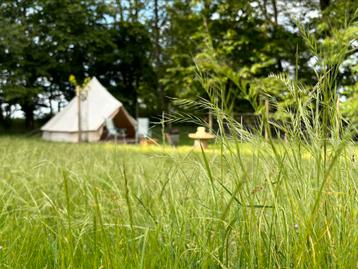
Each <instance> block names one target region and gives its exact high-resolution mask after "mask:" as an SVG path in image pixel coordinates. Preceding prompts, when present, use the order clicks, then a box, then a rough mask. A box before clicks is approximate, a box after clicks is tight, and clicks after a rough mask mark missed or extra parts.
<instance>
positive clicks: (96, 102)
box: [41, 78, 136, 142]
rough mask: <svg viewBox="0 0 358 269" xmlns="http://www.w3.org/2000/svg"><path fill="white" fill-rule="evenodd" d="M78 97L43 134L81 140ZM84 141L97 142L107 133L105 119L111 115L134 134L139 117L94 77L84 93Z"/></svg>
mask: <svg viewBox="0 0 358 269" xmlns="http://www.w3.org/2000/svg"><path fill="white" fill-rule="evenodd" d="M77 98H78V97H77V96H76V97H74V98H73V99H72V100H71V101H70V103H69V104H68V105H67V106H66V107H65V108H64V109H63V110H62V111H60V112H59V113H57V114H56V115H55V116H54V117H53V118H52V119H50V120H49V121H48V122H47V123H46V124H45V125H44V126H43V127H42V128H41V131H42V138H43V139H45V140H51V141H65V142H78V140H79V132H78V99H77ZM80 118H81V130H82V131H81V137H82V141H88V142H94V141H99V140H100V139H103V138H105V137H106V133H105V132H106V130H105V128H104V127H105V121H106V119H108V118H111V119H112V120H113V122H114V124H115V125H116V127H118V128H125V129H126V130H127V136H128V138H133V139H134V138H135V130H136V121H135V119H134V118H133V117H132V116H131V115H129V113H128V112H127V111H126V109H125V108H124V106H123V105H122V103H121V102H119V101H118V100H117V99H116V98H114V97H113V96H112V95H111V94H110V93H109V92H108V91H107V90H106V89H105V88H104V87H103V86H102V85H101V83H100V82H99V81H98V80H97V79H96V78H93V79H92V80H91V81H90V82H89V83H88V84H87V86H86V87H85V88H84V90H83V92H82V97H81V116H80Z"/></svg>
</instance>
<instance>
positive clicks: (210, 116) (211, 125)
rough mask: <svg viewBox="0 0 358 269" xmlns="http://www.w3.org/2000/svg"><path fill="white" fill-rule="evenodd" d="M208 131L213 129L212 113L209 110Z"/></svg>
mask: <svg viewBox="0 0 358 269" xmlns="http://www.w3.org/2000/svg"><path fill="white" fill-rule="evenodd" d="M208 116H209V132H211V131H212V130H213V113H212V112H211V111H209V115H208Z"/></svg>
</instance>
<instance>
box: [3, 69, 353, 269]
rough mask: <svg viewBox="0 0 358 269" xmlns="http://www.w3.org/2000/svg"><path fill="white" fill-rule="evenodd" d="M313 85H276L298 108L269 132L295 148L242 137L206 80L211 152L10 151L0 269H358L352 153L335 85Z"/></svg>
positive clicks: (15, 147) (324, 79) (6, 144)
mask: <svg viewBox="0 0 358 269" xmlns="http://www.w3.org/2000/svg"><path fill="white" fill-rule="evenodd" d="M335 64H338V65H339V62H337V63H335ZM337 68H338V67H337ZM317 74H318V79H317V81H318V83H317V84H316V85H314V86H313V87H308V86H305V85H300V84H299V83H297V81H295V80H294V81H291V80H290V79H288V78H287V77H286V76H277V77H276V79H279V80H280V81H281V82H282V83H283V84H284V85H285V87H286V88H287V90H288V92H289V94H290V95H291V96H292V97H293V98H295V100H296V102H295V103H294V104H295V106H294V109H292V107H291V109H288V110H287V111H286V112H287V115H288V118H289V120H288V121H286V122H283V123H280V124H279V123H277V122H271V121H270V119H269V118H268V117H266V118H265V117H264V118H263V122H262V125H261V127H262V128H264V129H266V130H271V129H273V128H277V129H279V130H280V131H282V132H285V133H286V134H287V140H288V141H287V142H284V141H280V140H276V139H273V138H272V136H268V139H267V140H266V139H265V138H264V137H262V135H261V131H262V130H259V131H258V133H252V132H248V131H247V130H245V128H244V127H243V126H242V125H241V124H240V122H238V121H236V120H235V118H234V117H233V116H232V114H231V107H232V106H231V105H228V100H230V98H228V96H227V95H226V94H225V91H224V90H223V88H222V87H221V85H220V83H208V80H207V79H206V78H205V77H201V78H200V79H201V80H202V84H203V86H204V88H206V90H207V91H208V93H209V94H210V96H211V97H212V99H211V100H210V102H204V101H203V102H201V103H200V104H199V105H200V106H202V107H204V108H205V109H210V110H212V112H213V114H215V115H216V119H217V123H218V129H219V132H218V135H219V138H218V141H217V143H218V148H217V149H216V150H209V151H204V150H202V151H200V150H199V151H193V150H191V151H181V149H180V148H179V149H172V150H167V149H166V148H163V149H162V150H161V149H160V148H159V149H158V148H156V149H154V150H153V151H151V150H150V148H149V150H148V148H147V149H145V150H138V148H136V147H125V146H118V145H108V144H97V145H89V144H81V145H70V144H61V143H58V144H54V143H47V142H43V141H40V140H35V139H28V140H25V139H19V138H10V137H1V138H0V209H1V212H0V245H1V248H0V266H1V268H356V267H357V266H358V263H357V257H358V223H357V219H358V203H357V202H358V201H357V197H358V196H357V194H358V193H357V190H358V186H357V178H358V165H357V162H356V161H355V158H354V156H355V154H356V151H357V149H356V146H355V145H354V143H353V142H352V141H351V140H350V135H351V133H352V129H351V128H348V127H347V128H342V125H341V124H336V123H340V122H342V121H343V119H342V118H341V116H340V115H339V112H338V111H337V110H335V109H334V107H336V106H333V104H335V102H336V101H337V98H336V97H335V94H334V93H333V94H332V93H330V94H328V93H327V91H328V90H332V89H333V88H334V87H335V85H334V83H335V82H334V81H335V80H334V76H335V74H336V73H335V72H331V69H328V70H322V72H318V73H317ZM332 76H333V77H332ZM323 95H326V96H325V97H323V98H322V96H323ZM302 96H305V98H302ZM273 102H274V101H273V100H271V103H272V105H275V104H274V103H273ZM229 103H230V102H229ZM277 106H279V104H277ZM192 119H193V120H195V116H193V117H192Z"/></svg>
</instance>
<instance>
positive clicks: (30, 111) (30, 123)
mask: <svg viewBox="0 0 358 269" xmlns="http://www.w3.org/2000/svg"><path fill="white" fill-rule="evenodd" d="M22 110H23V111H24V113H25V128H26V129H29V130H32V129H34V127H35V121H34V110H35V107H34V106H33V105H30V104H25V105H23V106H22Z"/></svg>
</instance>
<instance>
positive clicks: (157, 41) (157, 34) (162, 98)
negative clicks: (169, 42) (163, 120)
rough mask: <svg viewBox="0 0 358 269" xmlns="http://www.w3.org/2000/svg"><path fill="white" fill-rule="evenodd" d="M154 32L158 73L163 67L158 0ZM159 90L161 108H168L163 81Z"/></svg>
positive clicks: (156, 0)
mask: <svg viewBox="0 0 358 269" xmlns="http://www.w3.org/2000/svg"><path fill="white" fill-rule="evenodd" d="M154 34H155V41H154V42H155V64H156V69H157V74H159V73H160V67H161V60H160V55H161V46H160V28H159V6H158V0H154ZM158 79H159V78H158ZM158 92H159V98H160V106H161V110H162V111H163V110H166V107H165V96H164V90H163V87H162V85H161V83H158Z"/></svg>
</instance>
